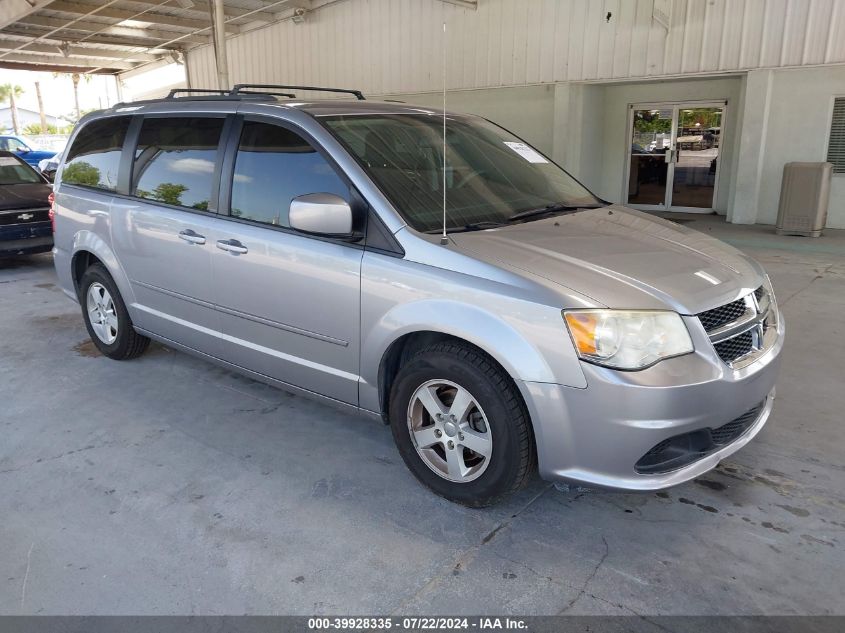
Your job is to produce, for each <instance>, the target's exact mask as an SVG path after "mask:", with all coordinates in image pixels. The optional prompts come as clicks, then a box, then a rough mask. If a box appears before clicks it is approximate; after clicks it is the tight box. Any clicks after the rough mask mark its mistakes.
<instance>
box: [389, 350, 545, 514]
mask: <svg viewBox="0 0 845 633" xmlns="http://www.w3.org/2000/svg"><path fill="white" fill-rule="evenodd" d="M390 424H391V428H392V430H393V437H394V440H395V441H396V445H397V447H398V449H399V452H400V454H401V455H402V458H403V459H404V460H405V464H406V465H407V466H408V468H409V469H410V470H411V472H412V473H414V475H415V476H416V477H417V479H419V480H420V481H421V482H422V483H424V484H425V485H426V486H428V487H429V488H431V489H432V490H434V491H435V492H436V493H438V494H439V495H441V496H443V497H445V498H447V499H449V500H451V501H455V502H457V503H461V504H464V505H468V506H475V507H480V506H487V505H492V504H494V503H496V502H498V501H499V500H501V499H502V498H504V497H505V496H507V495H509V494H510V493H512V492H514V491H516V490H518V489H519V488H520V487H522V486H523V485H524V484H525V483H526V482H527V480H528V478H529V476H530V475H531V473H532V471H533V469H534V447H533V444H532V436H531V429H530V423H529V420H528V415H527V413H526V411H525V407H524V405H523V403H522V399H521V398H520V396H519V393H518V392H517V390H516V386H515V385H514V384H513V381H512V380H511V379H510V377H509V376H508V375H507V374H506V373H505V372H504V371H503V370H502V369H501V368H500V367H499V366H498V365H497V364H496V363H494V362H493V361H492V359H490V358H489V357H488V356H487V355H486V354H484V353H483V352H481V351H479V350H477V349H475V348H473V347H471V346H469V345H465V344H461V343H455V342H445V343H438V344H435V345H432V346H431V347H428V348H426V349H424V350H422V351H420V352H418V353H417V354H415V355H414V356H413V357H412V358H411V359H410V360H409V361H408V363H407V364H406V365H404V366H403V367H402V368H401V369H400V370H399V374H398V375H397V377H396V380H395V381H394V383H393V388H392V390H391V397H390Z"/></svg>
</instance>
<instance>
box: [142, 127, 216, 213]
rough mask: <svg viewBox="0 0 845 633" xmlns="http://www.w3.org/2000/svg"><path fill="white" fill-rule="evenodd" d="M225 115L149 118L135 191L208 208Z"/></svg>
mask: <svg viewBox="0 0 845 633" xmlns="http://www.w3.org/2000/svg"><path fill="white" fill-rule="evenodd" d="M222 130H223V119H216V118H176V119H145V120H144V124H143V125H142V126H141V133H140V136H139V137H138V147H137V149H136V150H135V166H134V169H133V178H132V182H133V191H132V193H133V195H136V196H138V197H140V198H148V199H150V200H157V201H158V202H164V203H166V204H173V205H177V206H181V207H189V208H191V209H200V210H203V211H205V210H207V209H208V203H209V201H210V200H211V194H212V185H213V183H214V166H215V163H216V162H217V154H218V152H217V145H218V143H219V142H220V133H221V131H222Z"/></svg>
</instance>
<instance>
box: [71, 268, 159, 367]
mask: <svg viewBox="0 0 845 633" xmlns="http://www.w3.org/2000/svg"><path fill="white" fill-rule="evenodd" d="M92 295H95V296H97V297H98V299H94V298H93V296H92ZM98 302H99V307H98V306H96V304H97V303H98ZM92 303H93V304H95V305H94V306H93V307H94V309H93V311H92V310H89V308H91V307H92ZM79 304H80V305H81V306H82V318H83V319H85V327H86V328H87V329H88V336H90V337H91V340H92V341H93V342H94V345H96V346H97V349H98V350H100V352H101V353H102V354H103V356H108V357H109V358H112V359H114V360H129V359H131V358H136V357H138V356H140V355H141V354H143V353H144V351H145V350H146V349H147V346H148V345H149V344H150V339H148V338H147V337H146V336H143V335H141V334H138V333H137V332H136V331H135V327H134V326H133V325H132V319H130V318H129V313H128V312H127V311H126V304H125V303H124V302H123V298H122V297H121V296H120V292H119V291H118V289H117V285H116V284H115V283H114V280H113V279H112V278H111V275H109V273H108V271H107V270H106V269H105V267H104V266H103V265H102V264H92V265H91V266H89V267H88V269H87V270H86V271H85V272H84V273H83V275H82V280H81V281H80V283H79ZM100 317H104V318H105V319H106V321H107V322H99V321H98V322H92V318H95V319H98V318H100ZM115 326H116V327H115ZM107 327H108V330H106V328H107Z"/></svg>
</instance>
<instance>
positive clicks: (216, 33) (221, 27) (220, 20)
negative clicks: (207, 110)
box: [210, 0, 231, 90]
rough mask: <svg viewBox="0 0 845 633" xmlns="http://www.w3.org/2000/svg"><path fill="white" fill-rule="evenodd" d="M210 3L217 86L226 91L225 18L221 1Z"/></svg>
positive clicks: (228, 86)
mask: <svg viewBox="0 0 845 633" xmlns="http://www.w3.org/2000/svg"><path fill="white" fill-rule="evenodd" d="M210 2H212V3H213V4H212V7H210V8H211V9H212V11H211V23H212V24H213V25H214V29H213V32H212V35H213V42H214V60H215V62H216V64H217V84H218V86H219V87H220V89H221V90H228V89H229V88H231V86H230V85H229V62H228V60H227V59H226V16H225V14H224V13H223V0H210Z"/></svg>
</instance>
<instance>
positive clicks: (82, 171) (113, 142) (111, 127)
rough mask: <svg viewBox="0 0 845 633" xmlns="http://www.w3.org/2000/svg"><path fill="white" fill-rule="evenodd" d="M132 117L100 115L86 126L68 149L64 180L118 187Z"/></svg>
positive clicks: (63, 174)
mask: <svg viewBox="0 0 845 633" xmlns="http://www.w3.org/2000/svg"><path fill="white" fill-rule="evenodd" d="M129 120H130V119H129V117H114V118H108V119H100V120H97V121H91V123H89V124H88V125H86V126H85V127H84V128H82V129H81V130H80V131H79V134H77V135H76V138H75V139H74V141H73V145H71V147H70V149H69V150H68V155H67V158H66V159H65V165H64V168H63V169H62V176H61V181H62V182H63V183H66V184H71V185H82V186H84V187H93V188H95V189H103V190H105V191H115V190H116V189H117V178H118V173H119V171H120V154H121V151H122V149H123V143H124V141H125V140H126V130H127V129H128V128H129Z"/></svg>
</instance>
